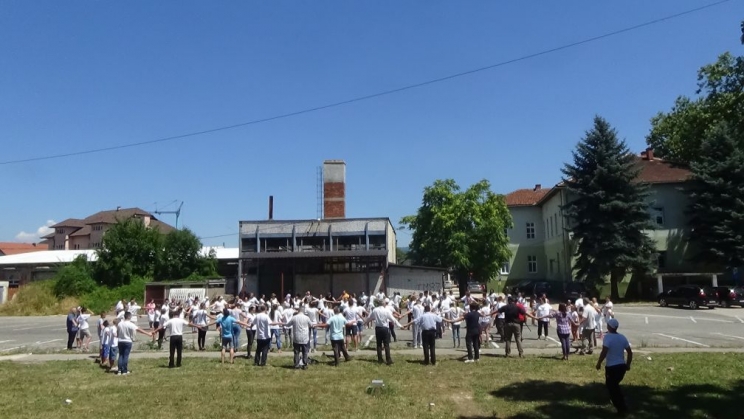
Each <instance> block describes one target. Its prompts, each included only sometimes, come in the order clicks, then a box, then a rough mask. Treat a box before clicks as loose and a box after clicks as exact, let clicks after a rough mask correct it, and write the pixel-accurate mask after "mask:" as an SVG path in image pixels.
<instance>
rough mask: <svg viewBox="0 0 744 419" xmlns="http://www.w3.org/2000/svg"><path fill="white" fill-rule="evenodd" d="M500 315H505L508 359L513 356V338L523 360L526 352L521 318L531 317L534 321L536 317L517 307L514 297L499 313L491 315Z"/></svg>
mask: <svg viewBox="0 0 744 419" xmlns="http://www.w3.org/2000/svg"><path fill="white" fill-rule="evenodd" d="M500 313H504V334H505V338H506V348H505V350H506V356H507V357H508V356H509V355H511V340H512V336H513V337H514V340H515V341H516V342H517V351H519V357H520V358H521V357H522V356H524V351H523V350H522V336H521V335H522V331H521V328H520V321H519V317H520V315H521V316H523V317H531V318H533V319H535V318H536V317H535V316H533V315H532V314H530V313H527V311H526V310H525V309H524V307H520V306H517V304H516V299H514V297H512V296H509V303H508V304H507V305H505V306H503V307H501V308H500V309H498V311H496V312H494V313H491V315H492V316H498V315H499V314H500Z"/></svg>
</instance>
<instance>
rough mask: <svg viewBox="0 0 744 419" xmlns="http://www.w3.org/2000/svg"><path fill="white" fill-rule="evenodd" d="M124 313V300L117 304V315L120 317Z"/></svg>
mask: <svg viewBox="0 0 744 419" xmlns="http://www.w3.org/2000/svg"><path fill="white" fill-rule="evenodd" d="M122 311H124V300H119V301H117V303H116V314H117V315H118V314H119V313H120V312H122Z"/></svg>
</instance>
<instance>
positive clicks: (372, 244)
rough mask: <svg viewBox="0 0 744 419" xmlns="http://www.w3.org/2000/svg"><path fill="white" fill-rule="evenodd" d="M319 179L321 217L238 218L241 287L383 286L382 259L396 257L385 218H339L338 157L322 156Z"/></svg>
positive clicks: (260, 290) (342, 169)
mask: <svg viewBox="0 0 744 419" xmlns="http://www.w3.org/2000/svg"><path fill="white" fill-rule="evenodd" d="M322 182H323V187H322V191H323V197H322V202H323V217H322V218H321V219H314V220H281V221H279V220H273V219H271V216H270V219H269V220H260V221H240V223H239V229H240V264H239V272H240V280H239V288H240V289H241V290H242V291H243V292H245V293H250V292H253V293H256V294H264V295H266V296H267V297H268V296H270V295H271V294H276V295H278V296H283V295H285V294H287V293H289V292H291V293H293V294H295V293H303V294H304V293H305V292H306V291H310V292H312V293H313V294H314V295H318V294H320V293H323V294H326V293H328V292H331V293H333V294H334V295H339V294H340V293H341V292H343V291H347V292H349V293H360V292H362V291H364V292H371V291H375V290H380V289H384V287H385V274H386V271H387V268H388V265H389V264H394V263H395V262H396V254H395V246H396V236H395V229H394V228H393V225H392V224H391V222H390V219H388V218H345V217H346V164H345V163H344V162H343V161H340V160H327V161H325V162H324V163H323V179H322ZM269 213H270V214H271V213H272V210H271V209H270V210H269ZM437 275H440V274H437ZM440 276H441V275H440Z"/></svg>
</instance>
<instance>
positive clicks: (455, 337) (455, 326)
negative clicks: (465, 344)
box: [445, 302, 465, 348]
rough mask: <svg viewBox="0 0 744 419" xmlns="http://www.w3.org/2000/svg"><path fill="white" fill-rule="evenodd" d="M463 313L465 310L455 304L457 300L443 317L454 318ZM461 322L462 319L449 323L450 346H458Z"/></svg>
mask: <svg viewBox="0 0 744 419" xmlns="http://www.w3.org/2000/svg"><path fill="white" fill-rule="evenodd" d="M464 314H465V310H463V309H462V308H460V306H459V305H457V302H455V303H454V306H453V307H452V308H451V309H450V310H449V311H448V312H447V314H446V315H445V318H446V319H449V320H456V319H459V318H460V317H462V316H463V315H464ZM461 324H462V321H455V322H453V323H452V324H451V326H452V347H453V348H459V347H460V325H461Z"/></svg>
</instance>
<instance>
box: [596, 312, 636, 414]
mask: <svg viewBox="0 0 744 419" xmlns="http://www.w3.org/2000/svg"><path fill="white" fill-rule="evenodd" d="M618 327H620V323H619V322H618V321H617V319H614V318H613V319H609V320H608V321H607V334H606V335H605V337H604V339H603V340H602V353H600V354H599V359H598V360H597V370H599V369H600V368H601V367H602V362H603V361H604V360H605V359H606V360H607V362H606V363H605V386H606V387H607V391H608V392H609V393H610V400H611V401H612V405H613V406H615V409H617V413H618V414H620V415H622V416H625V415H626V414H627V413H628V406H627V405H626V404H625V396H624V395H623V391H622V389H620V382H621V381H623V378H625V373H626V372H628V371H630V364H631V363H632V362H633V350H632V349H630V342H628V339H627V338H626V337H625V336H624V335H621V334H620V333H617V328H618ZM624 352H627V353H628V359H627V361H626V360H625V359H624V355H625V354H624Z"/></svg>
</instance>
